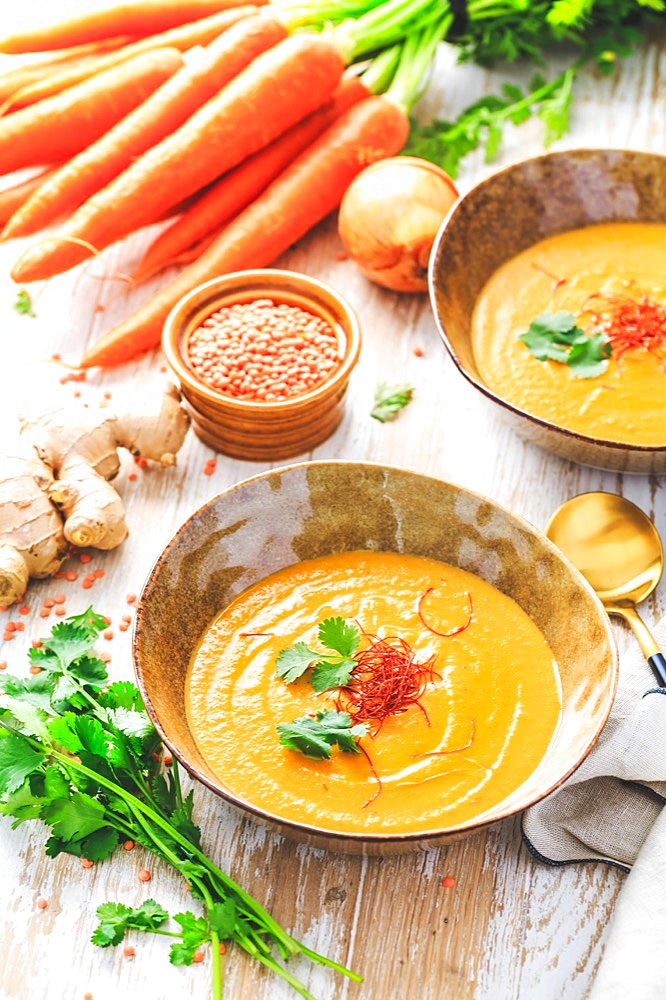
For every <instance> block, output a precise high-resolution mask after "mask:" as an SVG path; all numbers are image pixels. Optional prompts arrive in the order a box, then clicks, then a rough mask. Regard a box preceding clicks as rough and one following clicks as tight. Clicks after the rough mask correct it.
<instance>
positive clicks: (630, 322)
mask: <svg viewBox="0 0 666 1000" xmlns="http://www.w3.org/2000/svg"><path fill="white" fill-rule="evenodd" d="M582 315H583V316H589V317H590V319H591V321H592V325H593V327H594V329H595V331H596V332H598V333H603V334H605V336H606V337H607V338H608V340H609V342H610V344H611V348H612V351H613V356H614V357H615V358H621V357H622V355H623V354H626V353H627V351H635V350H645V351H650V352H651V353H652V354H655V355H657V357H660V358H664V357H666V352H665V348H666V306H664V305H662V304H661V303H660V302H656V301H655V300H654V299H652V298H650V296H649V295H647V294H646V293H643V294H641V295H639V296H638V297H637V298H634V297H632V296H631V295H605V294H603V293H602V292H595V293H594V295H591V296H590V297H589V298H588V300H587V302H586V304H585V307H584V309H583V312H582Z"/></svg>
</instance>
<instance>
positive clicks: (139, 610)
mask: <svg viewBox="0 0 666 1000" xmlns="http://www.w3.org/2000/svg"><path fill="white" fill-rule="evenodd" d="M336 465H346V466H354V467H357V468H361V469H363V468H370V469H383V470H385V471H388V472H395V473H398V474H404V473H407V474H408V475H412V476H418V477H419V478H426V479H435V480H438V481H439V482H441V483H444V484H445V485H447V486H451V487H453V488H454V489H456V490H462V492H464V493H465V494H466V495H467V496H469V497H472V498H474V499H478V500H480V501H482V502H484V503H490V504H492V505H493V506H494V507H496V508H497V509H499V510H501V511H502V512H503V513H505V514H506V515H508V517H509V518H510V519H513V520H514V521H516V522H517V525H518V526H519V527H520V528H522V529H523V530H526V531H527V532H528V533H529V534H536V535H538V536H539V539H540V541H541V542H542V543H543V544H545V547H546V549H547V550H549V551H550V552H551V553H553V554H555V555H556V556H557V557H558V558H559V559H560V560H561V561H562V562H563V563H564V564H565V565H566V566H567V567H568V569H569V570H570V572H571V573H572V574H573V575H574V577H576V578H577V582H578V585H579V586H581V587H582V588H583V589H584V590H585V591H587V593H588V595H589V596H590V597H591V598H592V601H593V604H594V605H595V606H596V608H597V611H598V613H599V622H600V624H601V625H602V628H603V631H604V633H605V637H606V642H607V647H608V652H609V654H610V667H611V677H610V678H609V679H610V681H611V683H610V684H609V685H608V687H607V695H606V705H605V708H604V710H603V712H602V718H601V719H600V721H599V724H598V726H597V728H596V730H595V731H594V732H593V733H592V734H591V735H590V737H589V739H588V741H587V743H586V745H585V748H584V750H583V752H582V753H581V754H580V756H579V758H578V760H577V761H576V762H575V763H574V764H573V765H572V766H571V767H570V768H569V769H568V770H567V771H566V773H564V774H562V775H561V776H560V777H559V778H558V779H557V781H554V782H552V783H551V784H550V785H549V786H548V787H547V788H546V789H545V790H543V791H541V792H539V794H538V795H536V796H535V795H532V796H530V797H529V801H524V802H522V803H521V804H520V805H518V806H516V805H512V806H510V807H505V808H500V809H498V811H497V813H496V814H494V815H493V816H492V817H490V818H486V819H484V818H472V819H469V820H467V821H465V822H464V823H458V824H455V825H454V826H450V827H440V828H439V829H437V830H432V831H417V832H413V833H409V832H405V833H396V832H393V833H364V832H363V831H343V830H327V829H325V828H322V827H318V826H315V825H313V824H310V823H301V822H296V821H294V820H290V819H288V818H286V817H282V816H277V815H274V814H273V813H271V812H269V811H268V810H265V809H262V808H261V807H259V806H256V805H253V804H252V803H251V802H247V801H246V800H245V799H243V798H241V797H240V796H239V795H236V794H234V793H233V792H231V791H229V790H228V789H225V788H223V787H222V786H221V784H220V783H216V782H215V781H214V780H212V779H210V778H208V776H207V775H205V774H203V773H202V772H201V771H200V770H199V769H198V767H197V766H196V765H193V764H192V763H191V762H189V761H187V760H186V759H185V758H184V756H183V754H182V752H181V751H180V750H179V748H178V746H177V745H176V744H175V743H174V742H172V740H171V739H170V737H169V735H168V733H167V732H166V731H165V730H164V727H163V726H162V724H161V722H160V720H159V718H158V715H157V712H156V711H155V708H154V706H153V704H152V702H151V700H150V696H149V694H148V691H147V690H146V687H145V684H144V678H143V673H142V670H141V663H140V651H139V646H140V643H141V633H142V625H143V617H144V611H143V603H144V599H145V596H146V593H147V592H148V593H149V590H150V588H151V586H152V585H153V584H154V581H155V579H156V576H157V574H158V573H159V571H160V570H161V568H162V566H163V565H164V564H165V563H166V561H167V559H168V557H169V555H170V553H171V551H172V549H174V548H175V546H176V545H177V543H178V540H179V537H180V535H181V533H182V532H183V531H184V530H185V529H186V528H187V526H188V525H189V524H191V523H193V522H195V521H196V520H197V519H198V518H199V517H200V516H201V514H202V512H203V511H204V510H206V509H209V508H210V507H211V506H212V505H213V504H214V503H216V502H217V501H218V500H220V498H222V497H225V496H228V495H229V494H231V493H235V492H237V491H238V490H240V489H242V488H243V487H245V486H247V485H249V484H251V483H253V482H256V481H258V480H262V479H268V478H269V477H270V476H273V475H282V474H283V473H285V472H287V473H289V472H292V471H297V470H304V469H308V468H311V467H314V466H318V467H322V466H336ZM132 661H133V666H134V673H135V678H136V682H137V686H138V688H139V691H140V693H141V697H142V699H143V702H144V705H145V708H146V712H147V713H148V717H149V718H150V720H151V722H152V723H153V725H154V726H155V729H156V730H157V733H158V735H159V736H160V739H161V740H162V742H163V743H164V744H165V745H166V746H167V747H168V748H169V750H170V751H171V753H172V754H173V756H175V757H176V758H177V760H178V761H179V762H180V763H181V764H182V766H183V767H184V768H185V770H186V771H187V772H188V774H190V775H191V776H192V777H194V778H196V779H197V780H198V781H200V782H201V783H202V784H203V785H205V786H206V787H207V788H209V789H210V790H211V791H212V792H214V793H215V794H216V795H218V796H220V798H221V799H222V800H223V801H225V802H226V803H227V804H230V805H232V806H234V807H235V808H237V809H240V810H241V811H242V812H246V813H250V814H251V815H252V816H254V817H256V818H257V820H258V821H259V822H261V823H263V824H264V825H268V826H269V827H273V828H277V829H288V830H290V831H291V832H292V836H293V837H294V838H295V839H301V840H302V839H303V838H304V837H305V838H306V839H307V838H309V839H311V840H313V841H319V842H321V840H322V839H324V840H331V841H334V840H338V841H340V842H345V843H352V844H355V845H358V846H363V845H364V844H367V845H386V846H389V845H392V844H401V845H405V844H413V845H414V847H415V848H416V847H418V846H419V845H428V844H432V845H433V846H434V845H435V844H437V842H439V841H441V840H443V839H445V838H446V839H448V838H453V837H455V836H457V835H460V834H467V833H471V832H474V831H476V830H481V829H483V828H484V827H486V826H489V825H491V824H494V823H497V822H501V821H502V820H506V819H510V818H511V817H513V816H516V815H518V814H519V813H521V812H522V811H523V810H525V809H527V808H529V807H530V806H532V805H534V804H536V803H537V802H540V801H541V800H542V799H544V798H545V797H546V796H547V795H550V794H551V792H553V791H555V789H556V788H559V787H560V786H561V785H562V784H563V783H564V782H565V781H566V780H567V778H569V777H570V776H571V775H572V774H573V773H574V771H576V770H577V768H578V767H580V765H581V764H582V763H583V761H584V760H585V759H586V757H587V756H588V754H589V753H590V751H591V750H592V748H593V746H594V745H595V743H596V742H597V740H598V738H599V736H600V734H601V731H602V729H603V728H604V726H605V725H606V722H607V720H608V717H609V715H610V712H611V709H612V707H613V703H614V701H615V695H616V691H617V685H618V678H619V655H618V650H617V643H616V641H615V637H614V635H613V631H612V627H611V622H610V618H609V616H608V614H607V612H606V610H605V608H604V606H603V604H602V603H601V600H600V599H599V597H598V596H597V594H596V592H595V591H594V590H593V588H592V586H591V585H590V584H589V583H588V581H587V580H586V579H585V577H584V576H583V575H582V573H581V572H580V571H579V570H578V569H577V568H576V567H575V566H574V564H573V563H572V562H571V561H570V560H569V559H568V558H567V557H566V556H565V555H564V553H563V552H562V551H561V550H560V549H559V548H558V547H557V546H556V545H555V544H554V543H553V542H551V541H550V539H549V538H548V537H547V536H546V534H545V533H544V532H543V531H541V529H539V528H537V527H536V526H535V525H533V524H532V523H531V522H530V521H528V520H527V519H526V518H524V517H522V516H521V515H519V514H515V513H514V512H513V511H512V510H511V509H510V508H508V507H506V506H505V505H504V504H502V503H500V502H499V501H497V500H493V499H492V498H491V497H487V496H485V495H484V494H481V493H476V492H475V491H474V490H470V489H468V488H467V487H466V486H461V485H460V484H459V483H454V482H451V481H450V480H445V479H441V478H440V477H438V476H431V475H429V474H428V473H423V472H420V471H418V470H415V469H409V468H406V467H404V466H395V465H389V464H387V463H385V462H369V461H363V460H352V459H321V460H316V461H306V462H294V463H292V464H289V465H284V466H279V467H277V468H274V469H267V470H264V471H263V472H259V473H256V474H254V475H252V476H248V477H247V478H246V479H243V480H241V481H240V482H237V483H234V484H232V485H231V486H229V487H227V488H226V489H223V490H221V491H220V492H219V493H216V494H214V495H213V496H211V497H209V498H208V499H207V500H206V501H204V503H202V504H201V505H200V506H199V507H198V508H197V509H196V510H195V511H193V512H192V513H191V514H190V515H189V517H187V518H186V520H185V521H183V523H182V524H181V525H180V526H179V527H178V529H177V530H176V532H175V533H174V534H173V536H172V537H171V539H170V540H169V541H168V542H167V544H166V545H165V547H164V549H163V550H162V552H161V553H160V554H159V556H158V557H157V558H156V559H155V561H154V562H153V565H152V567H151V569H150V570H149V573H148V575H147V577H146V580H145V582H144V584H143V586H142V588H141V592H140V594H139V597H138V600H137V603H136V613H135V616H134V622H133V627H132ZM188 728H189V727H188ZM193 738H194V737H193ZM537 766H538V765H537ZM519 787H520V786H519ZM516 791H517V789H516ZM507 798H510V797H509V796H507ZM499 805H500V806H501V805H502V803H500V804H499Z"/></svg>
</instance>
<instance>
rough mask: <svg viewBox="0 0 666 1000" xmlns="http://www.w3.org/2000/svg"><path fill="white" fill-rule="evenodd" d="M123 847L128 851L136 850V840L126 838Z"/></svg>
mask: <svg viewBox="0 0 666 1000" xmlns="http://www.w3.org/2000/svg"><path fill="white" fill-rule="evenodd" d="M123 848H124V849H125V850H126V851H133V850H134V841H133V840H126V841H125V842H124V844H123Z"/></svg>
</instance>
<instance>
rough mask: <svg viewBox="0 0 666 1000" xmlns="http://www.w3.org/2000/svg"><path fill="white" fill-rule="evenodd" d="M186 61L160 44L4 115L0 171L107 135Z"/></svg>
mask: <svg viewBox="0 0 666 1000" xmlns="http://www.w3.org/2000/svg"><path fill="white" fill-rule="evenodd" d="M182 64H183V57H182V54H181V53H180V52H179V51H178V50H177V49H159V50H158V51H156V52H148V53H146V54H145V55H142V56H138V57H137V58H136V59H133V60H132V61H131V62H129V63H123V64H122V65H121V66H116V67H115V68H114V69H110V70H107V71H106V73H100V74H99V76H94V77H92V78H91V79H90V80H86V81H84V82H83V83H80V84H79V85H78V86H77V87H72V88H71V90H69V91H64V92H63V93H62V94H57V95H56V96H55V97H49V98H48V99H47V100H45V101H40V103H39V104H37V105H35V107H34V108H24V109H23V110H22V111H17V112H16V113H15V114H13V115H9V116H8V117H7V118H2V119H0V173H9V172H10V171H12V170H20V169H21V167H29V166H32V165H33V164H35V163H52V162H53V161H54V160H64V159H65V158H67V157H69V156H72V155H73V154H74V153H78V152H79V151H80V150H81V149H83V148H84V147H85V146H87V145H88V144H89V143H91V142H93V141H94V140H95V139H97V138H98V137H99V136H100V135H102V134H103V133H104V132H106V130H107V129H108V128H110V127H111V125H114V124H115V123H116V122H117V121H118V120H119V119H120V118H122V117H123V116H124V115H126V114H127V113H128V112H129V111H131V110H132V108H135V107H136V106H137V104H140V103H141V102H142V101H144V100H145V99H146V97H147V96H148V95H149V94H151V93H152V92H153V91H154V90H155V89H156V88H157V87H159V85H160V84H161V83H164V81H165V80H166V79H168V78H169V77H170V76H173V74H174V73H175V72H176V70H177V69H179V68H180V67H181V66H182Z"/></svg>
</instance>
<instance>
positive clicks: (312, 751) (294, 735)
mask: <svg viewBox="0 0 666 1000" xmlns="http://www.w3.org/2000/svg"><path fill="white" fill-rule="evenodd" d="M277 730H278V733H279V734H280V743H281V745H282V746H285V747H288V748H289V749H290V750H299V751H300V752H301V753H303V754H305V756H306V757H315V758H317V759H319V760H325V759H328V758H329V757H330V756H331V755H332V748H333V747H334V746H335V745H336V743H337V745H338V746H339V748H340V749H341V750H344V751H345V752H348V753H360V751H359V748H358V745H357V743H356V740H357V739H360V738H361V737H362V736H365V734H366V733H367V731H368V727H367V725H366V724H365V723H364V722H363V723H359V724H357V725H355V726H353V725H352V721H351V717H350V715H349V713H348V712H337V711H335V709H327V710H326V711H323V712H317V714H316V716H315V718H312V716H310V715H304V716H302V717H301V718H300V719H294V721H293V722H280V723H278V727H277Z"/></svg>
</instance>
